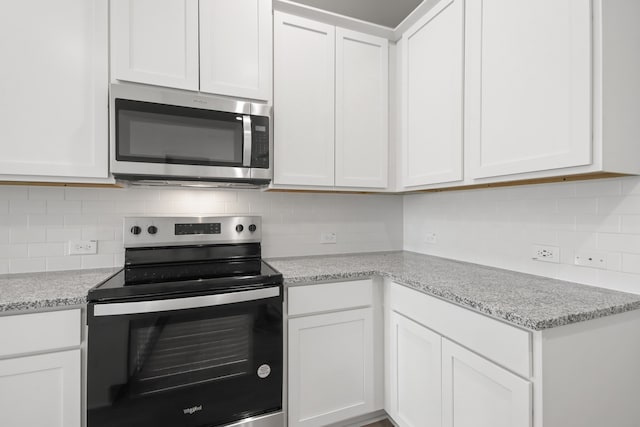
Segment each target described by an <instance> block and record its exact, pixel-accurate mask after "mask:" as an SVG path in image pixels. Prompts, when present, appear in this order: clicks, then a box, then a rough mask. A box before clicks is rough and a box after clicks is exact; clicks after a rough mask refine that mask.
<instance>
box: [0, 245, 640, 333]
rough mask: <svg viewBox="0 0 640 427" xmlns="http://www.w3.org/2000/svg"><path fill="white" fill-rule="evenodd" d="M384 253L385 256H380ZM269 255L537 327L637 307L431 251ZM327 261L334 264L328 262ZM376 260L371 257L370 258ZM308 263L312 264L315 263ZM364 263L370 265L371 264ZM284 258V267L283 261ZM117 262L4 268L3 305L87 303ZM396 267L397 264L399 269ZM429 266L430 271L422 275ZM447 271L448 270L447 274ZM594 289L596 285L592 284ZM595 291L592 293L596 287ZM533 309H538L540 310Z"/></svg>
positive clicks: (288, 281)
mask: <svg viewBox="0 0 640 427" xmlns="http://www.w3.org/2000/svg"><path fill="white" fill-rule="evenodd" d="M382 258H385V259H384V260H382V261H381V259H382ZM342 259H346V260H347V262H346V263H345V265H336V264H337V263H335V261H336V260H342ZM266 261H267V262H268V263H269V264H271V265H272V266H274V267H275V268H276V269H279V270H281V271H282V273H283V276H284V283H285V286H287V287H288V286H296V285H304V284H310V283H313V282H327V281H337V280H354V279H363V278H367V277H372V276H381V277H386V278H388V279H390V280H392V281H394V282H396V283H399V284H401V285H403V286H407V287H408V288H411V289H414V290H416V291H418V292H421V293H424V294H427V295H430V296H434V297H437V298H440V299H442V300H444V301H447V302H450V303H454V304H457V305H459V306H462V307H464V308H466V309H470V310H474V311H476V312H479V313H481V314H484V315H488V316H490V317H493V318H496V319H498V320H502V321H505V322H507V323H509V324H512V325H514V326H519V327H523V328H525V329H529V330H534V331H539V330H544V329H550V328H555V327H559V326H564V325H568V324H572V323H577V322H582V321H587V320H593V319H597V318H600V317H606V316H611V315H615V314H621V313H625V312H628V311H633V310H637V309H640V295H634V294H626V293H623V292H617V291H612V290H608V289H603V288H594V287H591V286H587V285H580V284H575V283H571V282H562V281H559V280H555V279H549V278H544V277H539V276H532V275H528V274H525V273H517V272H514V271H509V270H501V269H497V268H493V267H487V266H482V265H477V264H469V263H464V262H461V261H455V260H448V259H444V258H437V257H431V256H428V255H422V254H416V253H413V252H408V251H398V252H375V253H362V254H344V255H320V256H310V257H295V258H271V259H266ZM385 261H386V262H387V265H386V266H385V265H384V262H385ZM326 262H329V263H332V264H324V263H326ZM372 262H374V264H373V265H372ZM403 262H404V263H406V265H403V266H402V267H403V268H395V267H396V265H397V264H402V263H403ZM411 262H413V264H411ZM309 263H312V264H313V265H312V266H311V267H310V266H309ZM367 263H368V264H369V265H367ZM433 263H439V264H440V267H442V266H443V265H444V266H445V267H446V268H445V270H446V269H447V268H449V267H451V268H452V270H454V271H452V272H451V273H450V272H449V271H446V272H445V273H443V275H440V276H437V275H436V280H432V278H431V277H430V276H429V275H428V274H430V273H431V268H436V269H437V267H438V265H435V267H434V266H433V265H431V264H433ZM274 264H275V265H274ZM327 265H331V268H326V267H327ZM407 265H408V266H407ZM279 266H280V267H281V268H278V267H279ZM119 270H120V268H105V269H95V270H70V271H64V272H53V273H26V274H16V275H0V313H2V314H7V312H16V313H23V312H28V311H29V310H40V309H53V308H59V307H64V306H74V305H82V304H86V302H87V292H88V291H89V289H91V288H92V287H94V286H95V285H97V284H99V283H102V282H103V281H104V280H106V279H107V278H109V277H111V276H112V275H113V274H114V273H116V272H118V271H119ZM324 270H328V272H326V273H325V272H323V271H324ZM394 270H400V272H398V271H394ZM425 272H426V273H427V275H425ZM460 272H464V273H465V274H467V275H469V276H474V275H475V274H477V273H478V272H480V273H487V274H497V275H503V276H504V275H508V276H507V277H500V276H498V278H497V279H496V278H495V277H492V278H491V279H493V280H494V281H496V280H498V281H499V280H504V279H507V280H510V281H513V283H514V286H515V285H518V286H519V288H518V289H516V291H518V290H519V291H520V292H524V293H525V294H526V295H524V296H522V295H519V297H520V298H522V299H524V302H520V305H519V306H515V308H514V305H513V298H512V300H511V301H510V302H511V303H512V304H511V305H510V304H508V303H504V301H503V300H504V299H505V298H507V297H505V296H503V295H502V294H500V293H499V292H500V291H504V287H503V288H502V289H500V288H499V287H498V286H496V285H495V284H493V283H488V284H486V285H485V284H483V283H482V281H481V280H480V282H477V281H473V280H470V281H468V283H462V284H461V285H460V286H459V287H458V285H457V282H456V281H457V280H459V278H458V277H455V276H456V274H458V275H459V273H460ZM449 275H450V276H451V277H449ZM416 276H417V278H416ZM531 281H532V282H533V283H534V285H537V284H538V283H539V282H541V283H542V284H543V285H545V286H547V289H546V291H547V293H549V289H551V292H552V293H553V292H561V293H562V292H565V293H567V292H568V295H573V296H574V297H576V298H577V299H578V300H581V299H582V297H583V296H584V295H589V296H590V298H591V299H588V298H586V297H585V298H584V299H585V300H587V302H586V303H585V302H584V301H580V303H583V304H582V305H580V304H577V305H576V306H575V307H576V308H575V309H574V308H573V306H571V301H567V305H568V306H569V307H568V308H566V309H565V307H564V306H562V305H561V304H560V306H562V308H563V310H556V311H555V312H554V311H553V310H551V311H545V310H544V309H545V307H542V308H540V307H537V308H536V307H534V304H535V303H536V301H534V302H533V303H529V302H528V300H527V297H529V296H534V295H536V292H539V290H538V289H536V288H535V286H533V287H532V288H529V287H528V285H527V283H528V282H531ZM451 282H455V283H456V285H453V286H452V285H451ZM520 282H522V283H520ZM45 284H46V285H45ZM568 285H571V286H572V288H570V289H569V290H568V291H567V290H566V289H565V286H568ZM465 286H466V288H465ZM478 288H480V293H479V294H478V293H476V294H474V292H475V290H476V289H478ZM469 289H472V292H470V291H469ZM594 289H596V290H595V291H594ZM542 291H545V289H542ZM465 292H466V295H465ZM482 292H486V294H482ZM571 292H573V293H571ZM594 292H595V296H594V295H591V294H593V293H594ZM598 292H599V293H598ZM477 295H479V296H477ZM496 295H498V296H496ZM552 295H553V294H552ZM485 296H487V297H485ZM599 297H601V299H602V300H603V301H600V300H598V298H599ZM609 298H610V299H609ZM507 299H508V298H507ZM507 302H508V301H507ZM554 308H557V307H554ZM536 309H538V310H539V311H536Z"/></svg>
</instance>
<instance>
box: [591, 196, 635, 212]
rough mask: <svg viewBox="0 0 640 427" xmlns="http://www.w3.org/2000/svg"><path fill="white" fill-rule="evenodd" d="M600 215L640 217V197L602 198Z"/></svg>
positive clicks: (600, 199)
mask: <svg viewBox="0 0 640 427" xmlns="http://www.w3.org/2000/svg"><path fill="white" fill-rule="evenodd" d="M598 214H600V215H613V214H636V215H640V195H637V196H636V195H633V196H619V197H600V198H599V199H598Z"/></svg>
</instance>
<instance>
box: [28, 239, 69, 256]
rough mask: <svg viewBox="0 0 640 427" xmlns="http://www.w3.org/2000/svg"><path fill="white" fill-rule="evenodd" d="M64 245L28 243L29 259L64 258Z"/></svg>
mask: <svg viewBox="0 0 640 427" xmlns="http://www.w3.org/2000/svg"><path fill="white" fill-rule="evenodd" d="M64 255H65V244H64V243H30V244H29V257H30V258H34V257H53V256H64Z"/></svg>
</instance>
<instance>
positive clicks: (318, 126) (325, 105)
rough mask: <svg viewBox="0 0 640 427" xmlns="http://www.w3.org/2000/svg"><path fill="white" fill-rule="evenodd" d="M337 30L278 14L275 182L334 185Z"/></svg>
mask: <svg viewBox="0 0 640 427" xmlns="http://www.w3.org/2000/svg"><path fill="white" fill-rule="evenodd" d="M334 70H335V28H334V27H333V26H331V25H327V24H323V23H320V22H316V21H311V20H309V19H304V18H300V17H297V16H293V15H288V14H285V13H281V12H277V11H276V12H275V14H274V82H273V84H274V97H273V98H274V113H273V115H274V147H275V148H274V151H275V153H274V182H275V183H276V184H293V185H317V186H333V184H334V99H335V95H334V82H335V75H334Z"/></svg>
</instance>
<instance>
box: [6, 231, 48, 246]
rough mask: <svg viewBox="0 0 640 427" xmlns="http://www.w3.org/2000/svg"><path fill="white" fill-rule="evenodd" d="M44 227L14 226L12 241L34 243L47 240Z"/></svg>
mask: <svg viewBox="0 0 640 427" xmlns="http://www.w3.org/2000/svg"><path fill="white" fill-rule="evenodd" d="M46 231H47V229H46V228H44V227H31V228H29V227H14V228H12V229H11V236H10V241H11V243H34V242H44V241H46V237H45V236H46Z"/></svg>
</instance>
